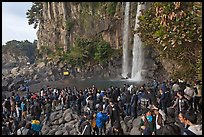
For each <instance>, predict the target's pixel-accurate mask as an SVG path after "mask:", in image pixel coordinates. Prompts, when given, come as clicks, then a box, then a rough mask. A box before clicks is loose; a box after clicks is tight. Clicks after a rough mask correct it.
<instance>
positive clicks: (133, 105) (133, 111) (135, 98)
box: [130, 90, 138, 119]
mask: <svg viewBox="0 0 204 137" xmlns="http://www.w3.org/2000/svg"><path fill="white" fill-rule="evenodd" d="M137 102H138V96H137V95H136V91H135V90H133V95H132V97H131V101H130V105H131V109H130V110H131V116H132V117H133V118H134V119H135V118H137Z"/></svg>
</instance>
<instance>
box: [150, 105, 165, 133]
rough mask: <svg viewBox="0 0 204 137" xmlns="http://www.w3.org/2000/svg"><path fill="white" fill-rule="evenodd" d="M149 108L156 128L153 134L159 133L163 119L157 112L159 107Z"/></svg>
mask: <svg viewBox="0 0 204 137" xmlns="http://www.w3.org/2000/svg"><path fill="white" fill-rule="evenodd" d="M151 110H152V111H153V114H154V115H153V117H154V119H155V127H156V130H155V134H156V135H161V127H163V126H164V121H165V120H164V119H163V117H162V115H161V114H160V113H159V108H157V107H155V106H153V107H152V108H151Z"/></svg>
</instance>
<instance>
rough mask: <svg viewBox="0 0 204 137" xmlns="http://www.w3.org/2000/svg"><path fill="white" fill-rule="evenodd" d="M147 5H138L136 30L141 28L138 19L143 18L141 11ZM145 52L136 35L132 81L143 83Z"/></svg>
mask: <svg viewBox="0 0 204 137" xmlns="http://www.w3.org/2000/svg"><path fill="white" fill-rule="evenodd" d="M144 6H145V5H144V4H141V3H138V6H137V14H136V19H135V28H134V30H135V31H136V29H137V28H138V27H139V24H138V22H139V20H138V17H139V16H141V10H142V9H144V8H145V7H144ZM143 62H144V59H143V52H142V41H141V39H140V37H139V36H138V34H137V33H135V34H134V43H133V60H132V73H131V80H134V81H142V75H141V73H142V66H143Z"/></svg>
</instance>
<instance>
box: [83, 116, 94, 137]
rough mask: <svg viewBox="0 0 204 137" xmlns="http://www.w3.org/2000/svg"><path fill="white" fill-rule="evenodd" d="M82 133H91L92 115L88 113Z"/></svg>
mask: <svg viewBox="0 0 204 137" xmlns="http://www.w3.org/2000/svg"><path fill="white" fill-rule="evenodd" d="M81 127H82V135H91V131H92V127H91V116H90V115H88V116H87V118H86V120H85V121H84V122H83V123H82V125H81Z"/></svg>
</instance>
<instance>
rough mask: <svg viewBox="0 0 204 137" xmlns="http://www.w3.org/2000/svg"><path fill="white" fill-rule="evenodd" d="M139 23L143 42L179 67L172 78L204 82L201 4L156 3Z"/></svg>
mask: <svg viewBox="0 0 204 137" xmlns="http://www.w3.org/2000/svg"><path fill="white" fill-rule="evenodd" d="M139 20H140V22H139V26H140V27H139V28H138V30H137V32H139V33H140V34H141V39H142V41H143V42H144V43H145V44H146V45H151V46H152V47H154V48H155V49H156V50H157V51H158V52H159V53H160V57H161V59H170V60H174V61H176V62H177V63H178V64H179V65H180V69H179V70H175V73H174V74H173V77H178V78H181V77H183V78H195V76H197V77H196V78H197V79H202V56H201V52H202V46H201V45H202V3H201V2H154V3H152V5H151V7H150V9H148V10H147V11H145V12H144V14H143V15H142V16H140V17H139Z"/></svg>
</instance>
